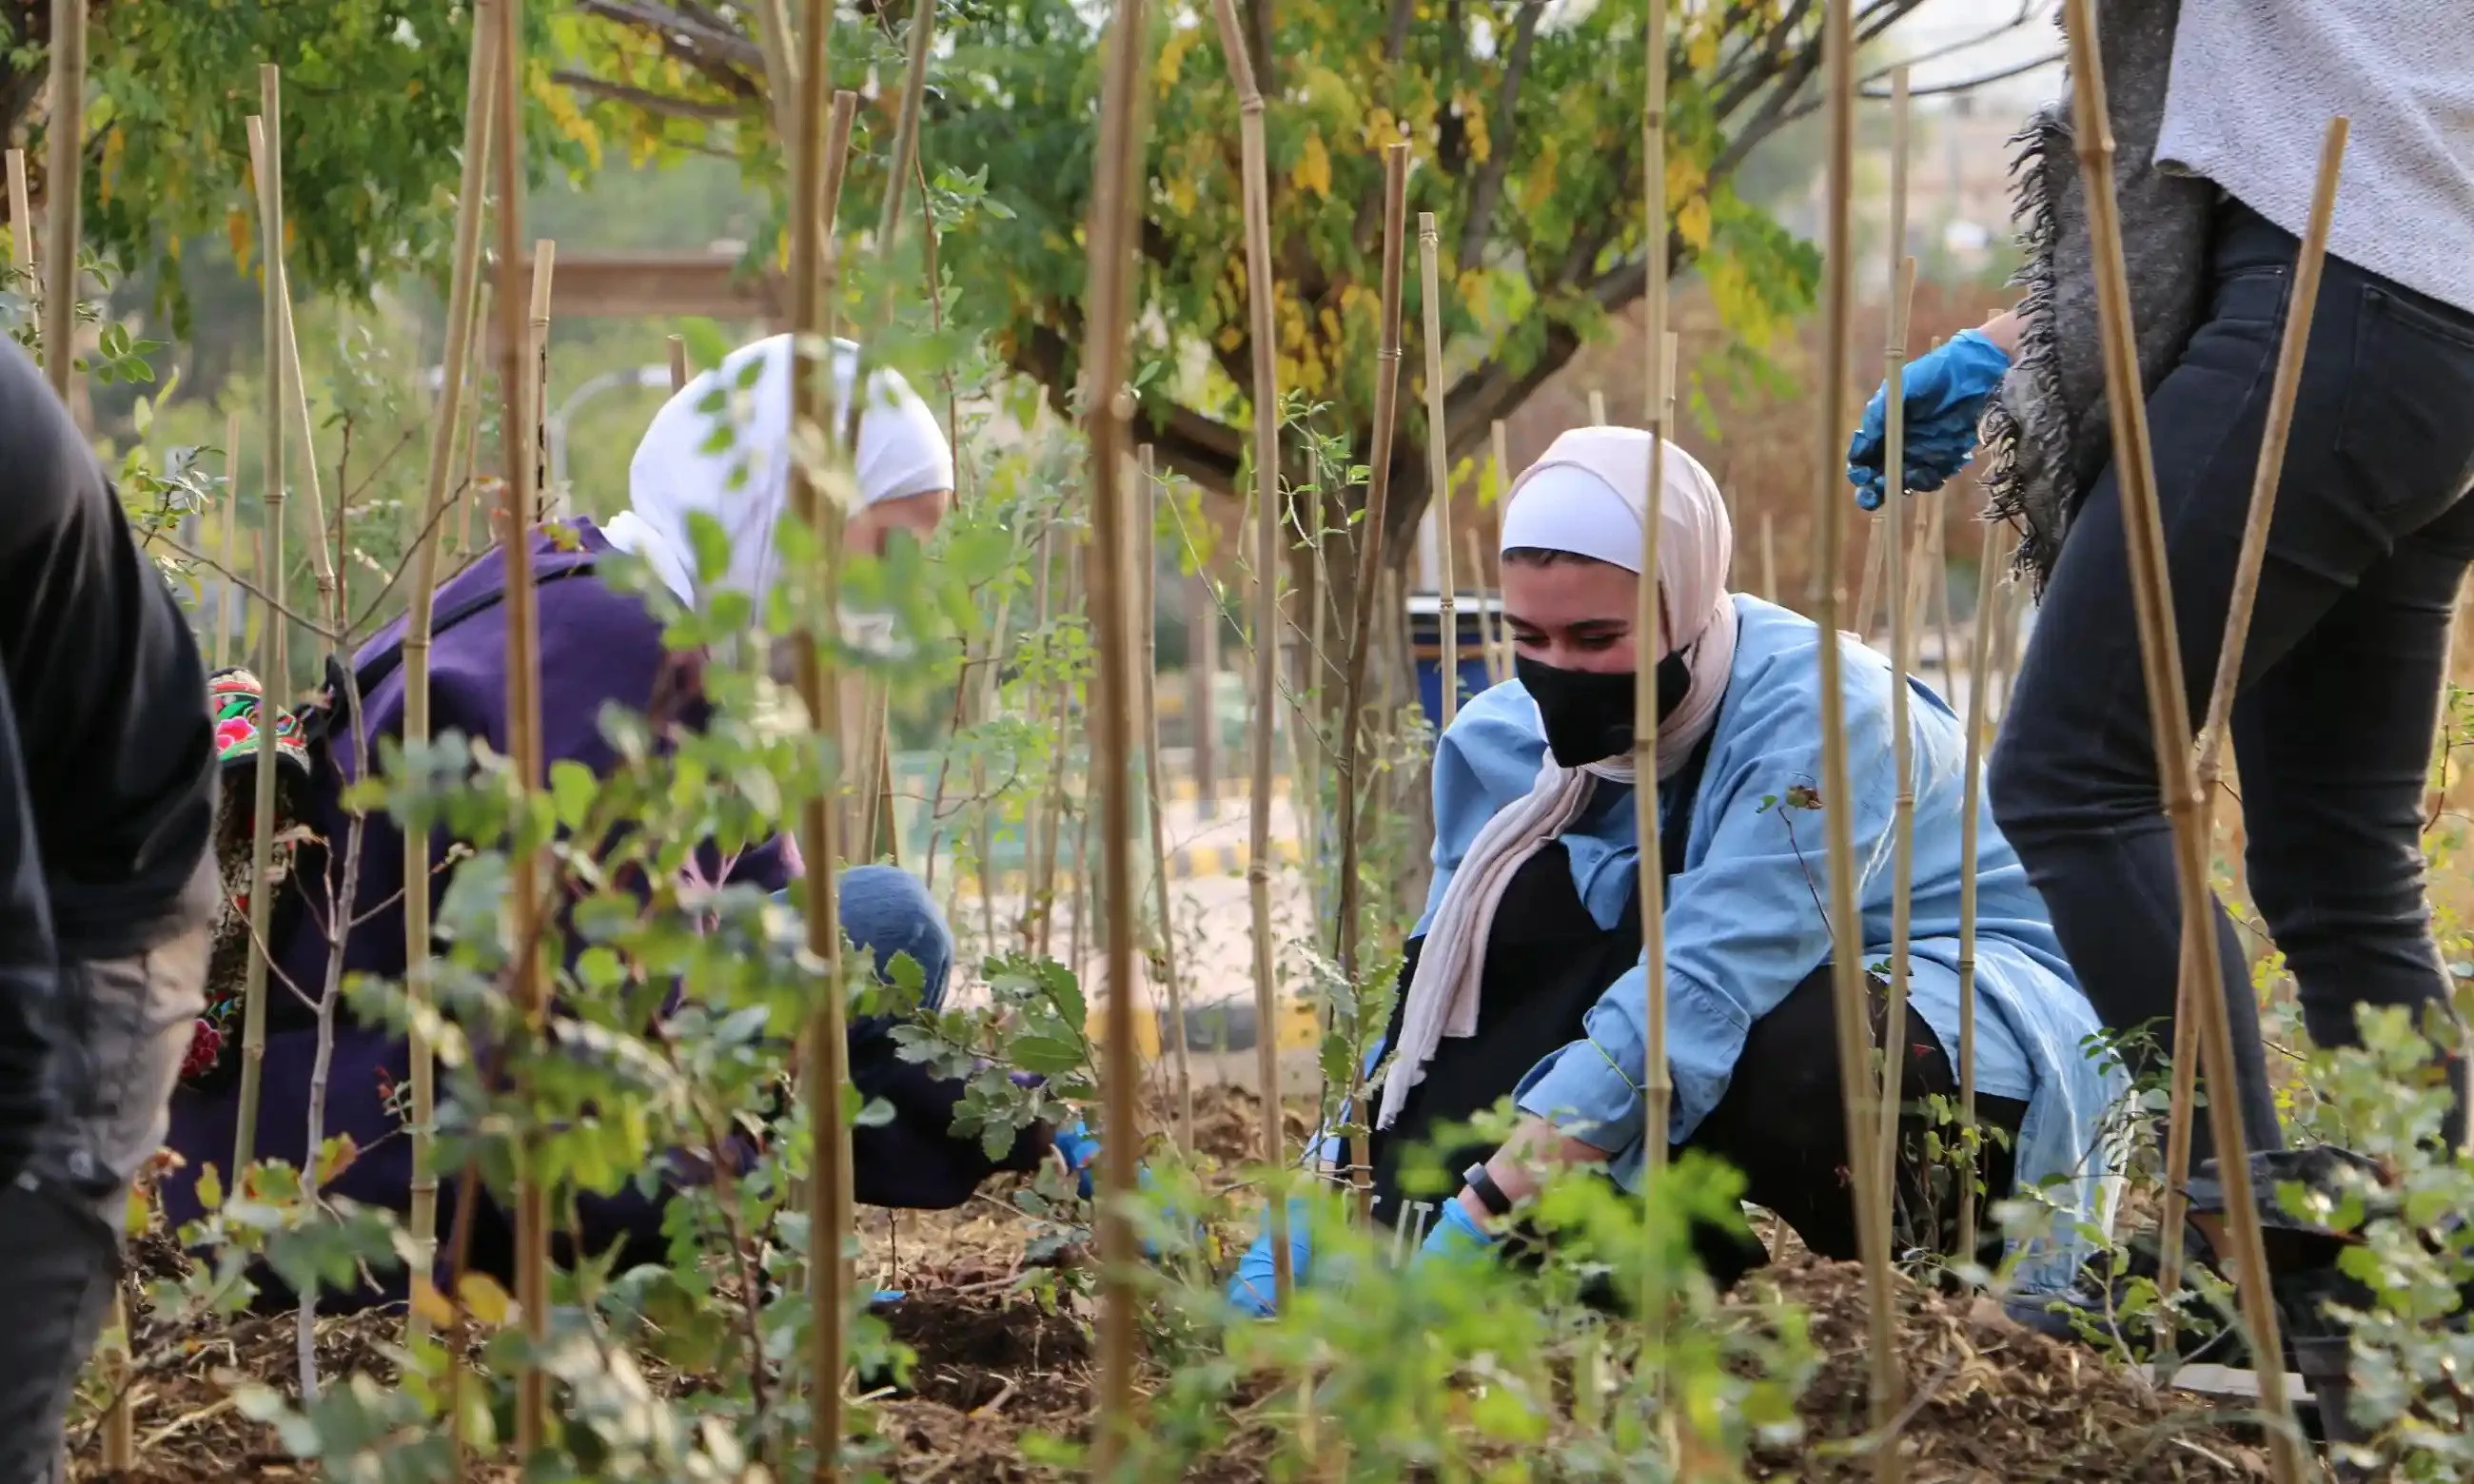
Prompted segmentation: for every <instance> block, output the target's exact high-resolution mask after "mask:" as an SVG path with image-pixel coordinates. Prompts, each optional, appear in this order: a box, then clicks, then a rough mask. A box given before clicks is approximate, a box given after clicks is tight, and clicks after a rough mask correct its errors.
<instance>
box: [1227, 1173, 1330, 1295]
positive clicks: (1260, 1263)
mask: <svg viewBox="0 0 2474 1484" xmlns="http://www.w3.org/2000/svg"><path fill="white" fill-rule="evenodd" d="M1306 1214H1307V1213H1306V1204H1305V1202H1303V1201H1291V1202H1290V1203H1289V1276H1290V1278H1291V1279H1292V1280H1294V1281H1297V1282H1300V1283H1302V1282H1304V1281H1306V1268H1307V1265H1308V1261H1309V1259H1310V1258H1311V1257H1313V1248H1314V1243H1313V1241H1312V1239H1311V1238H1309V1237H1308V1236H1307V1235H1306ZM1272 1257H1273V1254H1272V1229H1271V1225H1270V1223H1268V1222H1266V1223H1265V1224H1264V1227H1263V1232H1262V1234H1261V1235H1259V1236H1257V1237H1255V1238H1254V1245H1253V1246H1251V1247H1249V1248H1247V1249H1246V1256H1245V1257H1241V1258H1239V1259H1238V1261H1237V1274H1236V1276H1235V1277H1233V1278H1231V1279H1229V1280H1228V1302H1229V1303H1231V1304H1235V1305H1236V1306H1237V1308H1238V1311H1239V1312H1241V1313H1244V1314H1247V1315H1249V1316H1251V1317H1253V1318H1255V1319H1269V1318H1271V1317H1272V1314H1273V1308H1274V1306H1275V1304H1276V1302H1277V1300H1276V1296H1277V1294H1278V1292H1279V1288H1278V1277H1277V1275H1276V1274H1274V1273H1273V1271H1272V1269H1273V1261H1272Z"/></svg>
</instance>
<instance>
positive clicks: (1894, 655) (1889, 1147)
mask: <svg viewBox="0 0 2474 1484" xmlns="http://www.w3.org/2000/svg"><path fill="white" fill-rule="evenodd" d="M1906 238H1907V71H1906V69H1905V68H1904V67H1901V68H1899V69H1898V70H1897V71H1896V72H1894V73H1893V74H1892V75H1891V80H1890V294H1889V303H1888V305H1887V306H1886V311H1885V314H1884V318H1885V319H1886V320H1887V322H1888V333H1887V334H1886V335H1885V336H1884V337H1883V340H1882V348H1881V365H1882V375H1883V378H1884V385H1885V386H1886V387H1887V389H1888V390H1887V392H1886V394H1885V395H1884V397H1883V402H1884V418H1883V432H1884V437H1883V439H1882V459H1883V461H1884V462H1883V464H1882V467H1883V468H1884V469H1887V470H1890V471H1891V473H1890V475H1889V479H1890V491H1889V498H1888V500H1887V502H1886V503H1885V505H1884V507H1883V510H1882V514H1881V519H1880V525H1878V526H1876V527H1875V528H1874V529H1875V531H1876V532H1877V533H1878V534H1879V535H1880V538H1881V551H1882V556H1883V560H1884V562H1885V563H1886V565H1887V571H1886V572H1885V573H1884V580H1883V583H1882V586H1883V587H1884V588H1885V589H1886V591H1885V594H1884V595H1885V596H1886V597H1887V598H1888V599H1889V603H1890V768H1891V771H1892V772H1893V773H1895V774H1896V775H1897V792H1896V793H1895V794H1893V795H1892V798H1891V805H1890V991H1889V996H1888V1003H1887V1004H1886V1005H1885V1006H1884V1007H1883V1009H1882V1012H1881V1015H1882V1019H1881V1024H1882V1032H1881V1036H1882V1044H1883V1046H1884V1048H1885V1049H1884V1051H1883V1054H1882V1057H1881V1133H1880V1141H1881V1153H1880V1161H1881V1167H1880V1172H1879V1173H1878V1174H1876V1175H1875V1176H1874V1177H1873V1179H1874V1186H1873V1189H1874V1194H1875V1195H1876V1196H1877V1197H1878V1198H1879V1199H1880V1200H1881V1201H1882V1202H1884V1203H1885V1205H1884V1206H1883V1208H1882V1210H1881V1216H1880V1219H1881V1222H1882V1224H1883V1226H1884V1227H1887V1226H1888V1225H1889V1224H1890V1223H1892V1222H1894V1221H1896V1220H1897V1219H1898V1199H1899V1105H1900V1104H1901V1103H1902V1102H1903V1101H1904V1090H1905V1089H1904V1087H1903V1083H1904V1080H1905V1075H1906V1067H1907V1059H1906V1058H1905V1057H1904V1055H1902V1054H1900V1052H1899V1051H1898V1049H1897V1048H1898V1046H1899V1044H1900V1038H1902V1037H1903V1036H1904V1035H1905V1034H1906V1033H1905V1031H1904V1026H1905V1025H1906V1023H1907V953H1908V951H1909V949H1910V947H1911V946H1912V945H1913V944H1914V941H1915V895H1916V776H1915V739H1914V738H1913V737H1912V736H1911V735H1909V734H1908V727H1909V724H1910V720H1911V718H1910V716H1909V713H1908V707H1907V663H1908V658H1909V651H1908V643H1909V640H1910V637H1911V630H1912V625H1913V621H1914V611H1913V607H1912V605H1911V604H1910V603H1909V602H1908V599H1907V586H1908V583H1907V579H1908V573H1907V541H1906V532H1905V531H1904V529H1903V527H1904V523H1905V519H1906V515H1907V504H1908V502H1907V491H1906V467H1907V466H1906V457H1907V419H1906V364H1907V319H1908V315H1909V313H1910V311H1911V309H1912V306H1913V303H1914V299H1915V292H1916V260H1915V259H1914V258H1912V257H1908V256H1906V255H1905V243H1906ZM1868 616H1869V615H1868ZM1967 1256H1969V1257H1973V1256H1974V1255H1973V1254H1968V1255H1967Z"/></svg>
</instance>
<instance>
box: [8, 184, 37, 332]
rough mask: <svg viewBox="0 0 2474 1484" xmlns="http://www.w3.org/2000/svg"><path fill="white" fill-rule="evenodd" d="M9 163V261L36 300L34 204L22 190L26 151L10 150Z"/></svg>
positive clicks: (29, 196) (32, 197)
mask: <svg viewBox="0 0 2474 1484" xmlns="http://www.w3.org/2000/svg"><path fill="white" fill-rule="evenodd" d="M8 161H9V261H10V264H11V265H12V267H14V268H15V269H16V271H17V276H18V277H19V278H20V279H21V280H23V281H24V284H25V291H26V293H27V294H28V295H30V296H32V297H34V298H35V299H37V300H39V299H41V298H42V293H43V283H42V280H41V279H40V278H39V277H37V276H36V274H35V203H34V196H33V193H32V192H30V191H29V190H28V189H27V188H26V152H25V151H23V150H11V151H9V152H8Z"/></svg>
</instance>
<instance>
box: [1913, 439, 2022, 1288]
mask: <svg viewBox="0 0 2474 1484" xmlns="http://www.w3.org/2000/svg"><path fill="white" fill-rule="evenodd" d="M1891 467H1895V466H1891ZM2008 529H2009V528H2008V527H2006V526H2001V525H1993V526H1987V527H1986V528H1985V532H1984V552H1983V555H1982V557H1981V558H1979V559H1978V562H1977V573H1976V636H1975V650H1976V653H1975V658H1974V661H1973V662H1972V663H1971V664H1970V665H1969V667H1968V672H1967V779H1966V781H1965V783H1963V784H1962V785H1961V786H1960V789H1959V796H1960V802H1959V820H1958V1119H1959V1129H1960V1131H1961V1133H1960V1137H1961V1138H1962V1139H1963V1140H1964V1142H1963V1143H1962V1145H1961V1147H1962V1148H1964V1149H1965V1150H1966V1151H1967V1158H1968V1168H1967V1169H1966V1170H1965V1171H1964V1172H1963V1173H1962V1174H1961V1175H1960V1177H1959V1182H1958V1257H1959V1260H1960V1261H1962V1262H1973V1261H1975V1260H1976V1248H1977V1235H1976V1225H1977V1222H1976V1209H1977V1206H1976V1202H1977V1195H1976V1161H1977V1147H1976V922H1977V912H1976V889H1977V881H1976V869H1977V868H1976V863H1977V833H1978V829H1979V827H1980V822H1979V820H1978V818H1977V816H1978V815H1979V814H1980V813H1981V812H1982V809H1983V799H1984V745H1985V742H1986V740H1987V739H1986V726H1985V718H1986V712H1987V710H1988V708H1989V707H1990V706H1991V702H1992V692H1993V676H1992V674H1991V671H1992V666H1993V661H1994V656H1995V651H1994V645H1993V635H1994V634H1995V633H1996V632H1997V630H1998V629H1999V627H2000V626H1999V625H1998V624H1996V623H1995V622H1994V617H1993V614H1994V610H1995V609H1996V608H1997V607H1998V606H1999V605H2000V603H2001V593H2000V590H1999V589H1998V588H1997V587H1996V586H1995V584H1996V583H1998V582H1999V581H2000V579H2001V566H2002V563H2003V561H2004V560H2005V559H2004V557H2003V555H2002V553H2001V549H2000V548H2001V545H2002V544H2003V543H2002V536H2003V534H2004V533H2005V532H2006V531H2007V530H2008ZM1945 632H1947V626H1945ZM1943 654H1944V655H1945V656H1948V654H1949V649H1948V642H1947V640H1945V641H1944V648H1943ZM1948 663H1949V660H1948V659H1947V658H1945V659H1944V664H1945V666H1947V665H1948Z"/></svg>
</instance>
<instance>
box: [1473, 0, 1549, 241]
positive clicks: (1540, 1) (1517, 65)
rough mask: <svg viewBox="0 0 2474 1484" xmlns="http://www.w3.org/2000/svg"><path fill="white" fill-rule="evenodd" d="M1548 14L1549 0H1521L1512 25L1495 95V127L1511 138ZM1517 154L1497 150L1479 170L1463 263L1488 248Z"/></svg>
mask: <svg viewBox="0 0 2474 1484" xmlns="http://www.w3.org/2000/svg"><path fill="white" fill-rule="evenodd" d="M1545 12H1546V0H1521V6H1520V13H1519V14H1518V15H1516V17H1514V19H1513V23H1512V49H1511V51H1509V52H1508V53H1506V54H1505V56H1504V60H1503V90H1502V91H1501V92H1500V93H1499V94H1498V95H1497V96H1496V99H1495V105H1494V119H1493V123H1492V127H1493V128H1495V129H1500V130H1503V131H1505V132H1506V137H1507V138H1509V137H1510V132H1511V131H1512V130H1513V129H1514V128H1515V123H1514V119H1515V116H1516V113H1517V111H1518V109H1519V108H1520V84H1521V81H1522V80H1523V79H1524V78H1526V77H1527V76H1528V75H1529V52H1530V48H1531V47H1532V46H1534V45H1535V44H1536V43H1537V40H1538V20H1539V17H1540V16H1541V15H1543V14H1544V13H1545ZM1514 153H1515V152H1514V151H1512V150H1509V149H1498V150H1495V151H1494V152H1493V153H1492V154H1491V155H1489V156H1487V159H1486V163H1485V164H1483V165H1480V166H1478V167H1477V180H1475V181H1473V182H1471V184H1470V186H1469V203H1468V215H1467V219H1466V220H1465V221H1464V222H1463V223H1462V225H1461V245H1460V253H1459V257H1460V261H1462V262H1464V263H1474V262H1476V261H1478V254H1479V253H1480V252H1481V251H1483V250H1484V249H1485V247H1486V239H1487V234H1488V233H1489V232H1490V231H1491V230H1492V229H1493V227H1494V210H1495V206H1496V205H1497V203H1500V202H1501V200H1502V199H1503V178H1504V175H1505V173H1506V172H1508V171H1509V170H1511V168H1512V156H1513V155H1514Z"/></svg>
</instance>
